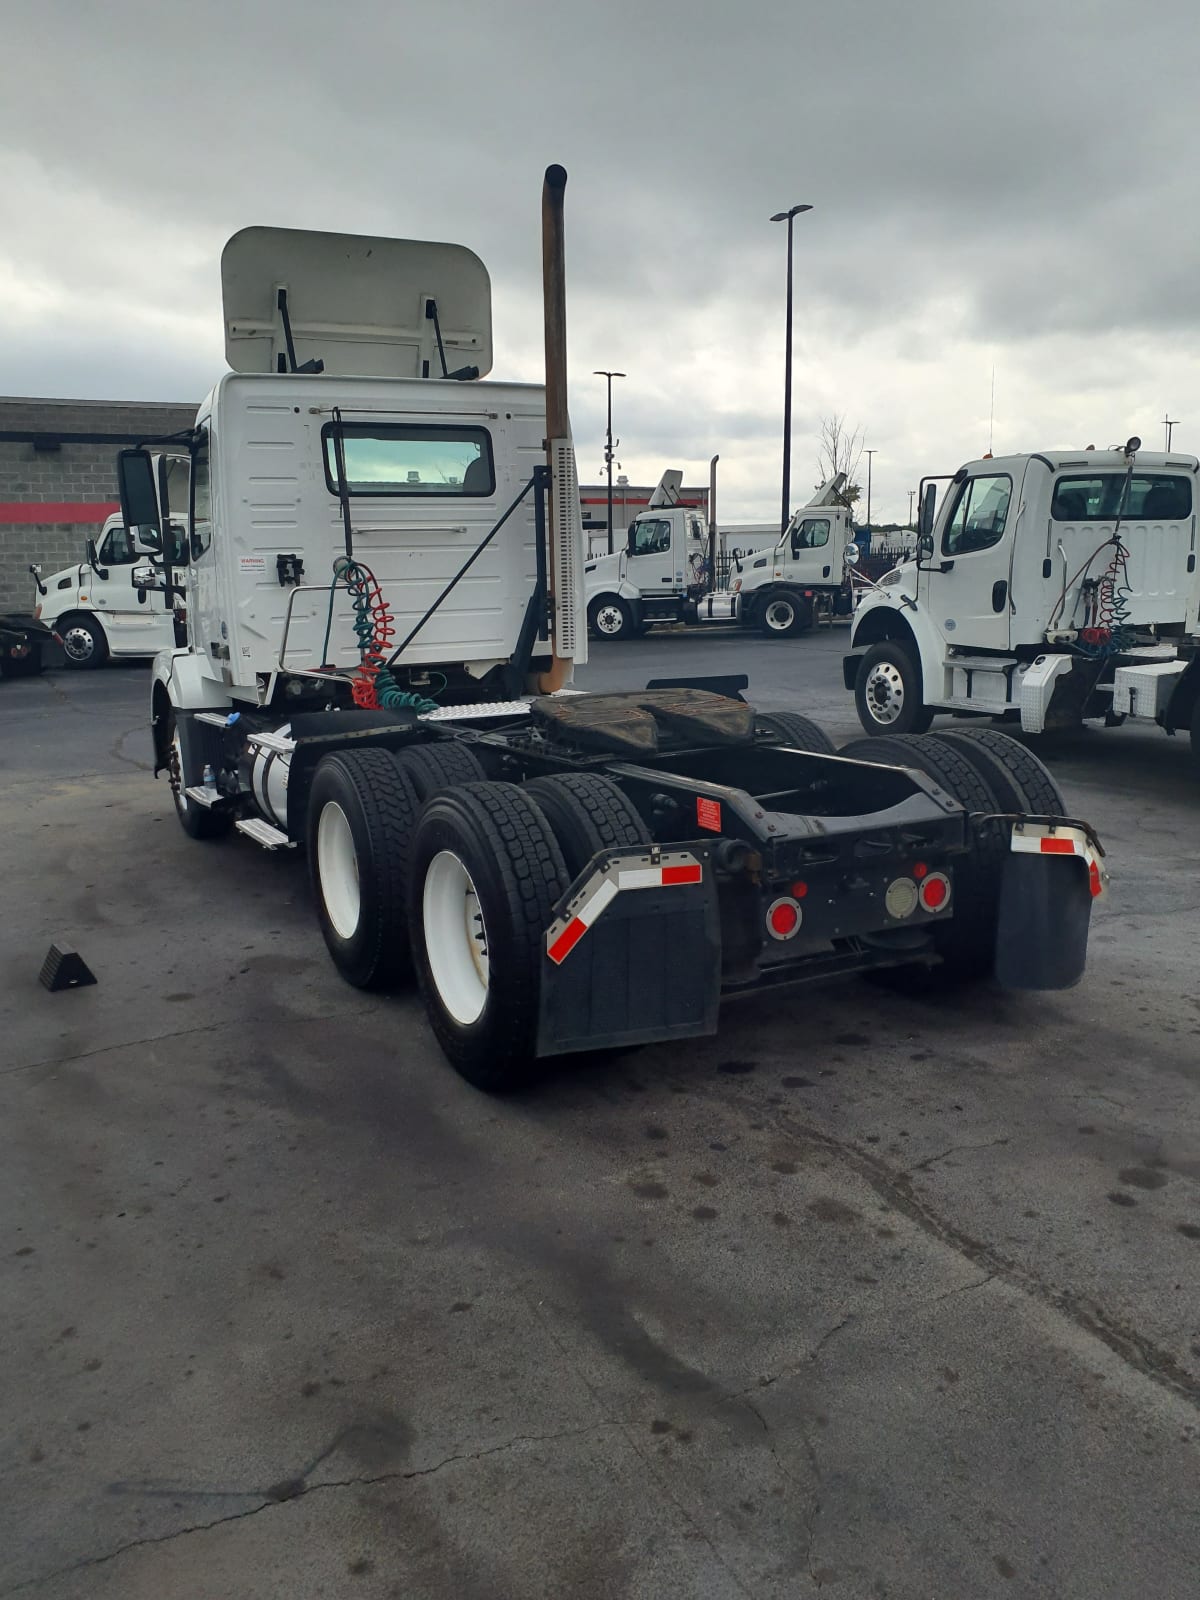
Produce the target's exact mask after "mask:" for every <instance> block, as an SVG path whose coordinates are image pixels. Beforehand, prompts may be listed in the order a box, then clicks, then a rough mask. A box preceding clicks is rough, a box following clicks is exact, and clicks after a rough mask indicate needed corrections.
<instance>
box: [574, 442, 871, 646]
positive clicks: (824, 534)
mask: <svg viewBox="0 0 1200 1600" xmlns="http://www.w3.org/2000/svg"><path fill="white" fill-rule="evenodd" d="M682 480H683V475H682V473H680V472H674V471H672V472H667V473H664V474H663V478H662V481H661V482H660V484H659V486H658V489H657V490H656V491H655V494H654V496H653V498H652V499H651V502H650V505H649V507H648V508H647V509H646V510H645V511H643V512H642V513H641V514H640V515H639V516H637V517H635V518H634V520H633V521H632V522H631V523H630V524H629V530H628V534H627V536H626V542H625V548H624V549H623V550H620V551H618V552H616V553H615V554H613V555H611V556H600V557H598V558H596V559H595V560H592V561H589V562H588V563H587V565H586V566H585V568H584V582H585V588H586V594H587V616H588V626H589V627H590V629H591V630H592V632H593V633H594V634H595V635H596V636H597V637H598V638H602V639H632V638H636V637H638V636H639V635H640V634H642V633H644V632H645V630H646V628H648V627H650V626H651V625H652V624H653V623H656V622H683V623H692V624H700V623H703V624H706V625H707V624H709V623H714V622H724V623H736V624H739V625H740V626H741V627H744V628H759V629H761V631H762V632H763V633H765V634H766V635H767V637H768V638H770V639H788V638H792V637H793V636H794V635H796V634H798V633H805V632H807V630H808V629H809V628H811V627H812V626H813V623H814V622H815V621H816V620H817V618H818V616H820V615H822V614H829V615H835V614H837V615H848V614H849V612H850V609H851V602H850V587H849V584H848V583H847V580H846V571H845V567H844V564H843V560H842V551H843V549H844V547H845V544H846V541H847V539H848V538H849V537H850V536H851V535H852V534H853V522H852V513H851V509H850V507H849V506H848V505H847V504H846V503H845V501H844V499H843V498H842V496H841V491H842V489H843V487H844V485H845V482H846V474H845V473H844V472H839V473H838V474H837V475H836V477H833V478H831V479H830V480H829V481H828V482H827V483H823V484H821V486H820V487H819V488H818V490H817V492H816V494H815V495H814V496H813V498H812V499H811V500H810V501H809V503H808V505H806V506H804V507H802V508H801V510H799V511H797V512H796V514H795V515H794V516H793V518H792V520H791V522H790V523H789V524H788V528H787V532H786V533H785V534H784V535H783V537H782V539H776V540H775V541H774V542H773V544H772V546H771V548H769V549H767V550H765V551H759V552H757V553H755V554H753V555H749V556H747V557H745V558H743V559H742V560H740V561H738V562H736V563H735V564H734V566H733V568H732V572H731V581H730V585H729V588H728V589H727V590H715V589H713V587H712V584H711V582H710V581H709V573H710V570H711V562H712V553H711V550H710V540H709V529H708V526H707V524H706V523H705V521H704V519H703V518H702V517H701V516H700V515H699V514H698V513H697V512H696V511H693V510H690V509H688V508H686V507H683V506H677V505H674V504H673V503H672V498H673V496H674V494H677V493H678V488H679V484H680V483H681V482H682Z"/></svg>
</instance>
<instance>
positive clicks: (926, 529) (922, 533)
mask: <svg viewBox="0 0 1200 1600" xmlns="http://www.w3.org/2000/svg"><path fill="white" fill-rule="evenodd" d="M936 509H937V484H936V483H927V484H926V485H925V493H924V494H923V495H922V496H921V514H920V517H919V518H918V520H917V536H918V539H928V540H929V541H930V554H932V553H933V548H932V542H933V514H934V512H935V511H936Z"/></svg>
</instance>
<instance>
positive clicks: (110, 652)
mask: <svg viewBox="0 0 1200 1600" xmlns="http://www.w3.org/2000/svg"><path fill="white" fill-rule="evenodd" d="M169 526H170V529H171V538H172V541H173V545H174V551H173V558H174V559H173V565H178V564H179V563H181V562H182V560H183V559H184V555H185V552H184V544H183V541H184V524H183V522H182V521H181V520H180V519H178V518H176V519H173V520H171V521H170V523H169ZM151 553H152V549H151V546H150V545H148V544H146V543H145V542H144V541H143V540H142V539H141V537H140V536H139V534H138V531H137V530H136V529H130V528H127V527H126V526H125V522H124V520H123V518H122V517H121V514H120V512H116V513H114V515H112V516H110V517H109V518H107V520H106V521H105V523H104V527H103V528H102V529H101V532H100V537H99V539H89V540H88V541H87V544H86V547H85V551H84V559H83V560H82V561H81V562H80V563H79V564H78V565H77V566H71V567H64V568H63V569H62V570H61V571H60V572H55V573H51V575H50V576H49V577H41V576H40V575H38V576H39V583H40V586H41V588H42V589H44V590H45V591H46V592H45V594H44V595H41V597H40V600H39V603H38V605H37V606H36V607H35V609H34V616H35V617H37V618H38V620H40V621H41V622H42V623H44V624H45V626H46V627H47V628H49V629H50V630H51V631H52V632H54V633H56V634H57V635H58V637H59V638H60V639H61V641H62V650H63V660H64V662H65V664H66V665H67V666H68V667H71V668H73V669H75V670H77V671H83V670H88V669H90V668H94V667H102V666H103V665H104V663H105V662H106V661H107V660H108V658H109V657H110V656H113V657H114V658H123V657H127V656H153V655H156V654H157V653H158V651H159V650H165V649H170V648H172V647H173V646H174V645H175V643H176V642H177V640H176V634H177V622H178V624H179V625H181V624H182V615H181V610H182V601H181V599H179V598H178V591H176V595H175V596H173V598H172V603H171V604H170V605H168V603H167V598H166V595H165V593H164V591H163V590H161V589H160V590H147V589H145V588H138V587H137V586H135V584H134V582H133V571H134V568H135V567H136V566H137V564H138V563H139V562H144V561H146V560H147V559H148V557H149V556H150V555H151ZM176 582H177V584H178V583H181V582H182V572H181V571H180V572H179V573H178V574H177V578H176ZM39 594H40V590H39Z"/></svg>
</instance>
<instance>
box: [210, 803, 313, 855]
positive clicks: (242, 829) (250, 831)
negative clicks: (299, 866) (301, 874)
mask: <svg viewBox="0 0 1200 1600" xmlns="http://www.w3.org/2000/svg"><path fill="white" fill-rule="evenodd" d="M188 793H189V794H190V793H191V790H190V789H189V790H188ZM234 827H235V828H236V829H237V830H238V832H239V833H244V834H245V835H246V837H247V838H248V839H253V840H254V842H255V844H260V845H262V847H263V849H264V850H278V849H279V848H280V846H281V845H282V847H283V848H284V849H285V850H294V849H295V848H296V841H295V840H294V839H289V838H288V836H287V834H286V833H284V832H283V831H282V830H281V829H279V828H275V827H272V825H271V824H270V823H269V822H265V821H264V820H263V818H262V817H239V818H238V819H237V821H236V822H235V823H234Z"/></svg>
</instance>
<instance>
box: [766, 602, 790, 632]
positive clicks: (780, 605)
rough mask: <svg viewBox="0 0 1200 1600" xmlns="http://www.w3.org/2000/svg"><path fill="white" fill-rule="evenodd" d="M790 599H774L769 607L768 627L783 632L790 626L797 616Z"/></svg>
mask: <svg viewBox="0 0 1200 1600" xmlns="http://www.w3.org/2000/svg"><path fill="white" fill-rule="evenodd" d="M795 614H796V613H795V611H794V610H793V609H792V606H791V603H790V601H787V600H772V601H771V604H770V605H769V606H768V607H767V627H768V628H770V629H771V630H772V631H773V632H775V633H782V632H783V630H784V629H785V628H790V627H791V625H792V619H793V618H794V616H795Z"/></svg>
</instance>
